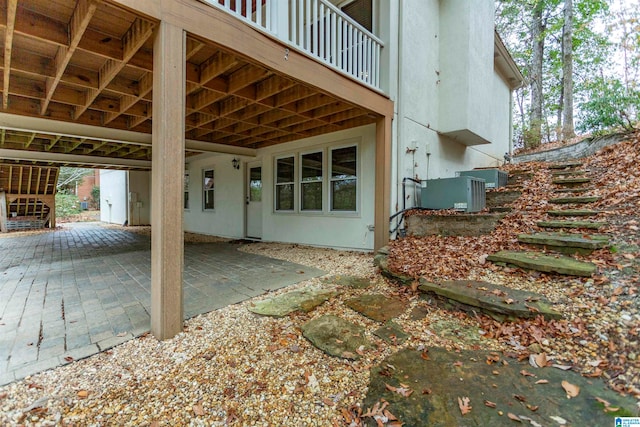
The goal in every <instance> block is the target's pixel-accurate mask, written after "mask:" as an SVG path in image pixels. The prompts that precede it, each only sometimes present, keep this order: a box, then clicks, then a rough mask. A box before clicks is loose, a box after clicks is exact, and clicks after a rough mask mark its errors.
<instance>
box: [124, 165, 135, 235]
mask: <svg viewBox="0 0 640 427" xmlns="http://www.w3.org/2000/svg"><path fill="white" fill-rule="evenodd" d="M124 200H125V201H126V204H127V205H126V206H127V218H126V219H125V223H124V225H136V224H132V223H131V217H132V215H131V210H132V206H131V198H130V197H129V171H125V180H124Z"/></svg>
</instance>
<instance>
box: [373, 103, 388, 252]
mask: <svg viewBox="0 0 640 427" xmlns="http://www.w3.org/2000/svg"><path fill="white" fill-rule="evenodd" d="M375 186H376V187H375V194H376V196H375V220H374V221H375V232H374V243H373V249H374V250H376V251H377V250H378V249H380V248H381V247H383V246H385V245H386V244H387V243H388V242H389V215H390V212H391V116H384V117H381V118H379V119H378V121H377V122H376V184H375Z"/></svg>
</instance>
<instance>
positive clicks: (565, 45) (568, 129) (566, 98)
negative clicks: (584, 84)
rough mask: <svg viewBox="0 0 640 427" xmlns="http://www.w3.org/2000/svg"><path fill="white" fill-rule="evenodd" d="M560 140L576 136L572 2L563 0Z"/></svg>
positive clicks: (571, 0)
mask: <svg viewBox="0 0 640 427" xmlns="http://www.w3.org/2000/svg"><path fill="white" fill-rule="evenodd" d="M562 101H563V102H562V103H563V108H562V110H563V112H562V116H563V117H562V138H563V139H565V140H566V139H570V138H573V137H574V136H576V132H575V129H574V125H573V0H564V27H563V30H562Z"/></svg>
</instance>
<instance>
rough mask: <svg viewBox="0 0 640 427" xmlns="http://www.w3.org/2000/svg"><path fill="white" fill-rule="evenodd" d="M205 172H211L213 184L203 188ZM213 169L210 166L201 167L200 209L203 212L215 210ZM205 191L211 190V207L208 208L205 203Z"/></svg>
mask: <svg viewBox="0 0 640 427" xmlns="http://www.w3.org/2000/svg"><path fill="white" fill-rule="evenodd" d="M207 172H211V179H212V180H213V186H212V187H211V188H205V178H206V176H205V175H206V173H207ZM215 176H216V175H215V169H214V168H213V167H211V168H207V169H202V180H201V182H202V211H203V212H213V211H215V210H216V202H215V201H216V198H215V196H216V192H215V188H216V187H215ZM207 192H211V199H212V200H211V201H212V207H210V208H208V207H207V205H206V203H207Z"/></svg>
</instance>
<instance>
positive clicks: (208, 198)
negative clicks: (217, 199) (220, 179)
mask: <svg viewBox="0 0 640 427" xmlns="http://www.w3.org/2000/svg"><path fill="white" fill-rule="evenodd" d="M202 193H203V194H202V208H203V209H204V210H205V211H208V210H213V208H214V203H213V196H214V184H213V169H205V170H203V171H202Z"/></svg>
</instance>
